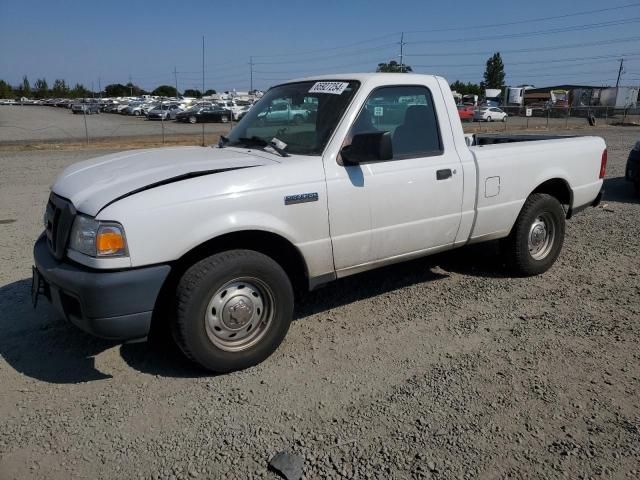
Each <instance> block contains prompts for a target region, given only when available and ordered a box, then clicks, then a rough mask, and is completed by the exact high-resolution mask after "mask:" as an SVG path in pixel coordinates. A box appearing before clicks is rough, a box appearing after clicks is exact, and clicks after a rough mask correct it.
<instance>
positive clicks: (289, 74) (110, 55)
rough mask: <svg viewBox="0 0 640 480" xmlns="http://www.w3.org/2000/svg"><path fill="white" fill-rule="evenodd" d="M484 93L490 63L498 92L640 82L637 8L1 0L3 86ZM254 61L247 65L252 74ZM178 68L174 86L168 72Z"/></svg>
mask: <svg viewBox="0 0 640 480" xmlns="http://www.w3.org/2000/svg"><path fill="white" fill-rule="evenodd" d="M402 32H404V42H405V44H404V45H403V53H404V57H403V59H404V63H406V64H408V65H410V66H411V67H412V68H413V70H414V71H415V72H419V73H429V74H437V75H442V76H444V77H445V78H446V79H447V80H449V81H450V82H453V81H454V80H461V81H465V82H467V81H471V82H480V81H481V80H482V73H483V72H484V67H485V62H486V60H487V58H488V57H489V56H490V54H491V53H492V52H496V51H499V52H501V54H502V57H503V60H504V63H505V71H506V73H507V77H506V83H507V84H508V85H512V86H515V85H520V84H530V85H535V86H539V87H540V86H548V85H560V84H583V85H610V84H615V82H616V77H617V74H618V67H619V65H620V58H621V57H624V59H625V62H624V73H623V75H622V80H621V82H620V83H621V85H638V84H640V1H637V2H633V1H631V0H626V1H625V0H609V1H602V0H599V1H594V0H581V1H580V2H575V1H563V0H555V1H549V0H537V1H535V2H515V1H512V2H505V1H494V0H485V1H482V2H478V1H477V0H476V1H473V2H466V1H462V0H458V1H457V2H455V4H454V3H452V2H443V1H438V2H428V1H425V0H394V1H389V0H386V1H378V0H369V1H365V0H351V1H349V0H322V1H317V0H316V1H305V0H298V1H295V0H280V1H276V0H262V1H254V0H236V1H215V0H210V1H196V0H190V1H182V2H180V1H175V0H174V1H172V2H167V1H164V0H154V1H139V0H128V1H121V0H108V1H105V0H101V1H91V0H85V1H76V0H65V1H53V0H49V1H46V2H45V1H40V0H29V1H21V0H19V1H16V0H0V45H2V48H1V49H0V79H3V80H5V81H8V82H9V83H11V84H18V83H19V82H21V80H22V77H23V75H27V77H28V78H29V80H30V82H31V84H32V85H33V83H34V81H35V80H36V79H37V78H46V79H47V81H48V83H49V86H51V85H52V84H53V81H54V80H55V79H57V78H61V79H64V80H65V81H66V82H67V83H68V84H71V85H74V84H75V83H82V84H84V86H85V87H87V88H92V86H93V89H95V90H96V91H97V90H98V85H100V86H101V87H102V88H104V86H105V85H107V84H110V83H127V82H128V81H129V80H130V79H131V80H132V81H133V83H134V84H136V85H139V86H141V87H143V88H145V89H153V88H155V87H156V86H158V85H161V84H169V85H174V83H175V80H176V77H177V82H178V89H179V90H180V91H183V90H184V89H187V88H198V89H201V88H202V37H203V36H204V39H205V50H204V52H205V69H204V70H205V72H204V73H205V89H210V88H213V89H216V90H218V91H223V90H231V89H234V88H235V89H236V90H239V91H244V90H248V89H249V87H250V86H251V78H250V77H251V74H250V72H251V70H253V87H254V88H259V89H266V88H268V87H269V86H270V85H273V84H277V83H279V82H282V81H284V80H287V79H289V78H296V77H301V76H311V75H314V74H324V73H343V72H362V71H375V68H376V65H377V64H378V63H380V62H387V61H389V60H396V61H398V60H399V55H400V41H401V34H402ZM251 57H252V58H253V67H250V65H249V62H250V59H251ZM174 69H175V70H176V71H177V74H174Z"/></svg>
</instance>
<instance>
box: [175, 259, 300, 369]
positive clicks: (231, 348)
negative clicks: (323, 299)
mask: <svg viewBox="0 0 640 480" xmlns="http://www.w3.org/2000/svg"><path fill="white" fill-rule="evenodd" d="M176 293H177V304H178V311H177V317H176V325H175V328H174V336H175V339H176V343H177V344H178V345H179V347H180V349H181V350H182V351H183V352H184V354H185V355H186V356H187V357H189V358H190V359H192V360H193V361H195V362H197V363H199V364H200V365H202V366H203V367H204V368H206V369H208V370H211V371H214V372H221V373H222V372H231V371H234V370H240V369H243V368H247V367H251V366H253V365H256V364H258V363H260V362H262V361H263V360H265V359H266V358H267V357H269V355H271V354H272V353H273V352H274V351H275V350H276V349H277V348H278V346H279V345H280V343H282V340H283V339H284V337H285V335H286V334H287V331H288V330H289V325H290V323H291V319H292V316H293V288H292V286H291V282H290V280H289V277H288V276H287V274H286V273H285V271H284V270H283V269H282V267H280V265H278V264H277V263H276V262H275V261H274V260H273V259H271V258H270V257H268V256H266V255H263V254H261V253H259V252H255V251H252V250H230V251H227V252H222V253H218V254H215V255H212V256H210V257H208V258H205V259H204V260H201V261H200V262H198V263H196V264H195V265H193V266H192V267H191V268H189V269H188V270H187V271H186V273H185V274H184V276H183V277H182V279H181V280H180V282H179V284H178V288H177V292H176Z"/></svg>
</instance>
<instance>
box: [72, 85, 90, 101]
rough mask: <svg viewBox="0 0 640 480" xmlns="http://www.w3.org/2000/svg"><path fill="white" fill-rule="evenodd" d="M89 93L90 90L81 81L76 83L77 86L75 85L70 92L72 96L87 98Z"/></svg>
mask: <svg viewBox="0 0 640 480" xmlns="http://www.w3.org/2000/svg"><path fill="white" fill-rule="evenodd" d="M88 94H89V90H87V89H86V88H85V87H84V85H82V84H80V83H76V86H75V87H73V88H72V89H71V92H70V95H71V98H86V97H88V96H89V95H88Z"/></svg>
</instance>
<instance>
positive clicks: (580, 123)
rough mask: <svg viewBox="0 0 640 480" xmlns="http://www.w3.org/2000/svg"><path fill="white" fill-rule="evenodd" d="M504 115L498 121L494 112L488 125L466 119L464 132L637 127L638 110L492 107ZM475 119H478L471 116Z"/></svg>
mask: <svg viewBox="0 0 640 480" xmlns="http://www.w3.org/2000/svg"><path fill="white" fill-rule="evenodd" d="M496 108H498V109H499V110H500V111H502V112H504V113H506V114H507V115H506V117H504V118H502V115H500V114H499V112H496V115H494V117H493V118H491V120H490V121H487V120H486V119H479V118H475V119H469V120H467V121H463V126H464V129H465V131H467V132H482V131H494V132H495V131H509V130H513V131H516V130H563V129H573V128H588V127H590V126H602V125H638V126H640V107H634V108H614V107H536V106H523V107H520V106H513V107H496ZM475 116H476V117H479V115H477V114H476V115H475Z"/></svg>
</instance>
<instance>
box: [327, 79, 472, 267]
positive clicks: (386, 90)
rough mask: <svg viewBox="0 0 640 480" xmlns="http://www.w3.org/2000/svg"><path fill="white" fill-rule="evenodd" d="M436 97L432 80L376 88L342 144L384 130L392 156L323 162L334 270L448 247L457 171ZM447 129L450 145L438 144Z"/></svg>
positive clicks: (457, 209)
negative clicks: (343, 162) (349, 163)
mask: <svg viewBox="0 0 640 480" xmlns="http://www.w3.org/2000/svg"><path fill="white" fill-rule="evenodd" d="M432 91H433V92H435V93H436V95H435V100H434V95H432V94H431V92H432ZM438 95H440V90H439V88H438V85H437V83H436V81H435V80H433V86H431V85H427V86H422V85H400V86H393V87H381V88H378V89H376V90H374V91H373V92H372V93H371V95H370V96H369V98H368V99H367V100H366V102H365V106H364V108H363V109H362V110H361V111H360V113H359V114H358V116H357V117H356V120H355V121H354V123H353V125H352V127H351V131H350V132H349V134H348V135H347V137H346V140H345V142H344V144H343V145H345V144H349V143H350V141H351V138H352V137H353V136H354V135H356V134H358V133H367V132H369V133H372V132H380V131H383V132H390V134H391V136H392V145H393V158H392V159H391V160H387V161H372V162H367V163H360V164H357V165H352V166H342V165H330V167H329V165H328V169H327V170H328V171H327V188H328V199H329V218H330V226H331V236H332V242H333V250H334V263H335V267H336V270H337V272H338V274H339V275H340V274H341V273H342V275H346V274H348V273H354V271H358V270H366V269H367V268H369V266H371V265H372V264H376V263H384V262H389V261H395V260H400V259H403V258H409V257H410V256H419V255H421V254H424V253H426V252H428V251H436V250H438V249H445V248H447V247H449V246H451V245H452V244H453V242H454V240H455V237H456V233H457V231H458V227H459V225H460V220H461V208H462V194H463V176H462V169H461V164H460V159H459V157H458V154H457V152H456V150H455V148H454V147H453V145H452V143H451V141H450V127H449V125H448V117H447V115H446V113H444V114H443V115H442V117H439V116H438V112H439V111H440V112H446V106H445V104H444V100H443V99H442V98H441V95H440V96H438ZM445 129H449V141H448V142H447V141H443V135H442V132H446V130H445ZM328 163H330V162H328Z"/></svg>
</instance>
